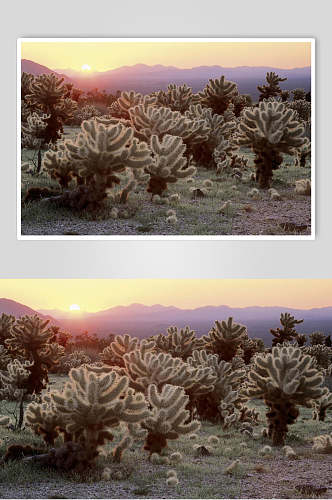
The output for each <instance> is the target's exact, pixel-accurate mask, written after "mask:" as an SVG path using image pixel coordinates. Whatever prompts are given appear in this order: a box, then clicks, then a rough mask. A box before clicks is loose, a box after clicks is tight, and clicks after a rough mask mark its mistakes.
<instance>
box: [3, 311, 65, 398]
mask: <svg viewBox="0 0 332 500" xmlns="http://www.w3.org/2000/svg"><path fill="white" fill-rule="evenodd" d="M48 324H49V320H42V319H41V318H40V317H39V316H37V315H35V316H22V317H21V318H18V319H17V320H16V323H15V324H14V325H13V327H12V329H11V332H10V336H9V338H7V340H6V346H7V348H8V350H9V352H12V353H13V354H14V355H15V356H21V357H22V358H23V359H24V360H26V361H29V362H31V364H29V366H28V367H27V370H28V371H29V372H30V374H29V377H28V379H27V381H26V389H27V393H28V394H33V393H37V394H38V393H40V392H41V391H42V390H43V389H44V388H45V387H46V384H47V383H48V371H49V369H50V368H52V367H53V366H56V365H57V364H58V363H59V360H60V358H61V356H62V355H63V353H64V348H63V347H62V346H60V345H59V344H57V343H54V342H51V339H52V337H53V333H52V332H51V330H50V329H49V328H48Z"/></svg>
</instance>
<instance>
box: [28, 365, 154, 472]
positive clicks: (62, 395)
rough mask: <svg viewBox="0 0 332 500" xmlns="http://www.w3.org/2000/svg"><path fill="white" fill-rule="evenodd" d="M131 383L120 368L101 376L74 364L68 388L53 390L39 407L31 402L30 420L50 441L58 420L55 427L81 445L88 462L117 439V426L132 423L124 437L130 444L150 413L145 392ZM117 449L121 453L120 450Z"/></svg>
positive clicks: (83, 459)
mask: <svg viewBox="0 0 332 500" xmlns="http://www.w3.org/2000/svg"><path fill="white" fill-rule="evenodd" d="M128 386H129V379H128V377H125V376H123V377H121V376H119V375H118V374H117V373H116V372H111V373H107V374H103V375H99V376H98V375H96V374H95V373H93V372H91V371H88V370H87V369H86V368H85V367H80V368H74V369H72V370H71V371H70V373H69V382H67V383H66V385H65V386H64V388H63V389H62V390H60V391H52V392H50V394H49V399H48V401H45V400H44V403H45V402H46V406H44V407H43V406H41V407H39V406H38V404H37V403H31V404H30V405H29V406H28V408H27V412H26V422H27V424H28V425H31V426H32V428H33V429H34V430H35V431H36V432H38V433H41V434H42V435H44V437H47V439H48V441H49V442H51V441H52V440H54V433H53V434H52V432H51V433H50V431H52V425H53V424H54V428H53V430H54V431H55V432H58V433H60V434H63V435H64V438H65V440H66V442H71V443H74V444H76V445H78V446H80V449H81V464H82V466H88V465H89V464H91V463H92V462H93V461H94V460H95V459H96V457H97V456H98V454H99V451H100V449H101V447H102V446H103V445H104V444H105V443H107V442H109V441H112V440H113V438H114V435H113V432H112V429H113V428H114V427H118V426H119V425H120V424H121V423H125V424H128V425H127V428H128V435H125V437H124V441H125V444H126V446H129V445H130V444H131V443H132V440H131V439H130V438H128V436H129V434H130V430H131V429H134V428H135V424H139V423H141V422H142V421H143V420H144V419H145V418H147V417H148V415H149V411H148V409H147V404H146V400H145V398H144V396H143V395H142V394H136V393H135V392H134V390H133V389H130V388H128ZM42 405H43V403H42ZM52 422H53V423H52ZM46 427H47V429H46ZM119 446H120V448H121V453H122V451H123V450H124V449H125V446H124V444H123V443H120V445H119ZM114 453H115V454H116V453H117V455H119V452H117V451H116V450H114ZM117 458H118V459H119V456H118V457H117Z"/></svg>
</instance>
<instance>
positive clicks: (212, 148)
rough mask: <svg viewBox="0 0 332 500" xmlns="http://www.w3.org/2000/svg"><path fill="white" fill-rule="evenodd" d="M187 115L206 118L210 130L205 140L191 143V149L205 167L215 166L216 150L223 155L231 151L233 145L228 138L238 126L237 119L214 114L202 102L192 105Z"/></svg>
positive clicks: (193, 117)
mask: <svg viewBox="0 0 332 500" xmlns="http://www.w3.org/2000/svg"><path fill="white" fill-rule="evenodd" d="M185 116H186V117H187V118H189V119H191V120H204V121H205V123H206V126H207V127H208V130H209V132H208V135H207V138H206V140H205V141H202V142H201V143H199V144H192V145H191V148H190V151H191V152H192V154H193V157H194V159H195V161H196V162H198V163H201V164H202V165H204V166H205V167H210V166H215V164H216V163H215V162H216V158H215V156H214V153H215V152H216V151H218V154H219V155H221V153H223V156H225V155H226V154H227V153H228V154H229V153H230V152H231V150H232V147H233V146H232V145H231V144H230V143H229V141H228V139H229V138H230V136H231V135H232V133H233V132H234V130H235V128H236V122H235V121H226V120H225V118H224V116H221V115H218V114H213V110H212V109H211V108H204V107H202V105H201V104H196V105H191V106H190V107H189V109H188V111H186V113H185Z"/></svg>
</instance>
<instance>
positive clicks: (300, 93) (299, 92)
mask: <svg viewBox="0 0 332 500" xmlns="http://www.w3.org/2000/svg"><path fill="white" fill-rule="evenodd" d="M291 93H292V95H293V102H294V101H303V100H305V98H306V91H305V90H304V89H294V90H292V91H291Z"/></svg>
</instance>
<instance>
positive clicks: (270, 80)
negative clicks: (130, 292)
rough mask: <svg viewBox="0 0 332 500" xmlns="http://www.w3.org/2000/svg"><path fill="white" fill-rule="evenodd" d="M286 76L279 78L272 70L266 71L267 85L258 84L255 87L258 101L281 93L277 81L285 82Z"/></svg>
mask: <svg viewBox="0 0 332 500" xmlns="http://www.w3.org/2000/svg"><path fill="white" fill-rule="evenodd" d="M286 80H287V78H280V76H278V75H277V74H276V73H274V71H271V72H267V73H266V81H267V85H262V86H260V85H258V87H257V89H258V90H259V92H260V96H259V102H261V101H263V100H264V99H269V98H270V97H277V96H278V95H280V94H281V88H280V86H279V82H285V81H286Z"/></svg>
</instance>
